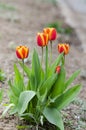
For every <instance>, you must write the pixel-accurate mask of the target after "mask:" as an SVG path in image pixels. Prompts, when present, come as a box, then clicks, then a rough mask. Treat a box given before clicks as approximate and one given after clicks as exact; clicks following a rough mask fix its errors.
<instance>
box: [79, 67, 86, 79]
mask: <svg viewBox="0 0 86 130" xmlns="http://www.w3.org/2000/svg"><path fill="white" fill-rule="evenodd" d="M80 76H81V78H82V79H86V69H83V70H82V71H81V74H80Z"/></svg>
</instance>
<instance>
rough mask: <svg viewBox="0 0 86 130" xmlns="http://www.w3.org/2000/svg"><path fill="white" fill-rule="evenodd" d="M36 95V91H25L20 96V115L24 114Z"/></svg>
mask: <svg viewBox="0 0 86 130" xmlns="http://www.w3.org/2000/svg"><path fill="white" fill-rule="evenodd" d="M35 95H36V93H35V92H34V91H24V92H22V93H21V94H20V96H19V100H18V113H19V114H22V113H23V112H24V111H25V110H26V109H27V106H28V103H29V102H30V101H31V99H32V98H33V97H34V96H35Z"/></svg>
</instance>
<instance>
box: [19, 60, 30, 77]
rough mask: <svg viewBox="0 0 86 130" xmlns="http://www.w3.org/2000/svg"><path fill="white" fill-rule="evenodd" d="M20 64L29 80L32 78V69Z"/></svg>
mask: <svg viewBox="0 0 86 130" xmlns="http://www.w3.org/2000/svg"><path fill="white" fill-rule="evenodd" d="M19 64H20V66H21V67H22V68H23V69H24V71H25V73H26V74H27V76H28V78H30V77H31V70H30V68H29V67H28V66H27V65H25V64H23V63H21V62H19Z"/></svg>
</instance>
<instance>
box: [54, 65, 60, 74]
mask: <svg viewBox="0 0 86 130" xmlns="http://www.w3.org/2000/svg"><path fill="white" fill-rule="evenodd" d="M60 71H61V67H60V66H57V67H56V71H55V72H56V73H58V74H59V73H60Z"/></svg>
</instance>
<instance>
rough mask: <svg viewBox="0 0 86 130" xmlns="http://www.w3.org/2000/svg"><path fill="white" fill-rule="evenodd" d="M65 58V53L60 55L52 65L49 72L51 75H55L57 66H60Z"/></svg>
mask: <svg viewBox="0 0 86 130" xmlns="http://www.w3.org/2000/svg"><path fill="white" fill-rule="evenodd" d="M62 58H63V53H61V54H59V56H58V57H57V59H56V60H55V62H54V63H53V64H52V65H51V67H50V68H49V70H48V73H49V75H51V74H53V73H54V72H55V69H56V66H58V65H59V64H60V62H61V59H62Z"/></svg>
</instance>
